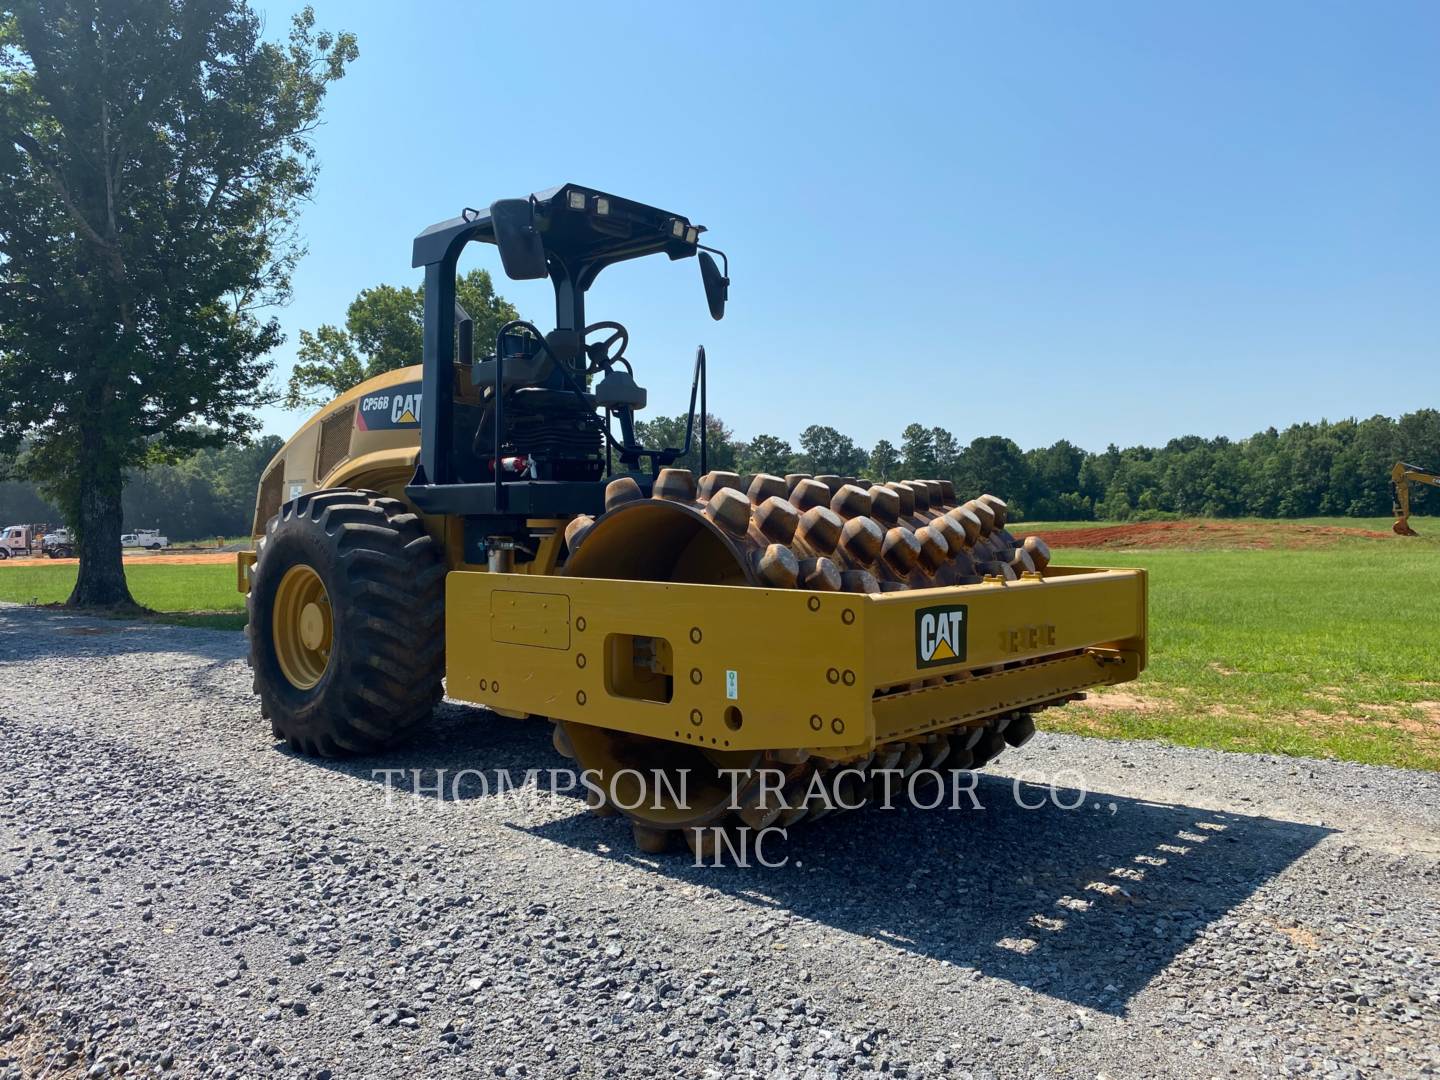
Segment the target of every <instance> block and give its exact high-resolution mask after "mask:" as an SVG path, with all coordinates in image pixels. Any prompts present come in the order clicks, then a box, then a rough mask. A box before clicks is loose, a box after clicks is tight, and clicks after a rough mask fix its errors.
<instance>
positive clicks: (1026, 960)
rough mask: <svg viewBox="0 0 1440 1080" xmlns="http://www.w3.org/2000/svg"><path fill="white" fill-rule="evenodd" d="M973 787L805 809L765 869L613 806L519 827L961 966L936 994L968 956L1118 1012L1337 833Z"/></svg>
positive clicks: (1084, 796) (1019, 979) (983, 967)
mask: <svg viewBox="0 0 1440 1080" xmlns="http://www.w3.org/2000/svg"><path fill="white" fill-rule="evenodd" d="M975 790H976V795H977V797H978V800H979V802H980V804H981V807H982V809H974V808H970V807H969V804H968V799H967V800H966V807H967V808H966V809H961V810H952V809H949V808H948V804H947V805H946V806H945V807H942V808H940V809H936V810H919V809H917V808H915V807H913V806H904V807H897V808H895V809H892V810H882V809H878V808H870V809H866V810H862V811H859V812H856V813H844V814H836V815H832V816H830V817H827V818H825V819H824V820H821V821H818V822H815V823H813V824H811V825H809V826H806V825H803V824H802V825H800V826H797V827H796V828H794V829H791V830H790V831H789V833H788V835H787V836H785V837H784V838H783V840H780V842H775V840H779V839H780V838H778V837H777V838H775V839H772V840H767V842H766V844H765V850H764V854H765V856H766V858H767V859H768V860H769V861H770V862H772V863H774V862H779V861H780V860H782V859H783V860H785V865H783V866H775V867H764V866H760V865H755V864H754V862H753V860H754V858H755V855H754V852H753V851H752V852H751V853H750V858H751V860H752V865H750V866H749V867H741V866H736V865H733V860H732V865H727V866H720V867H714V866H703V867H697V866H695V865H694V858H693V856H691V855H690V854H689V852H688V851H687V852H681V853H676V854H671V855H666V856H661V857H660V858H658V859H657V858H655V857H652V856H646V855H641V854H638V853H636V852H634V851H633V850H632V847H631V842H630V837H629V835H628V834H629V830H628V828H626V827H625V825H624V824H623V822H621V821H617V820H614V819H596V818H594V817H593V816H592V815H588V814H581V815H579V816H577V817H576V818H572V819H569V820H564V821H558V822H553V823H551V824H547V825H543V826H540V827H538V828H533V829H527V830H523V831H526V832H529V833H531V834H532V835H535V836H539V837H541V838H544V839H547V840H551V841H553V842H555V843H559V844H564V845H567V846H570V847H574V848H579V849H583V850H587V851H591V852H594V853H595V854H597V855H599V856H600V857H603V858H607V859H612V860H616V861H620V862H625V863H628V864H631V865H636V866H644V867H647V868H649V869H650V870H651V871H652V872H654V873H657V874H662V875H665V876H667V877H671V878H677V879H682V880H685V881H688V882H691V883H694V884H698V885H703V886H706V887H709V888H712V889H716V890H718V891H720V892H722V893H726V894H729V895H732V896H734V897H735V898H736V899H739V900H743V901H745V902H746V903H750V904H753V905H755V906H756V907H757V908H759V909H767V908H771V909H783V910H785V911H788V912H791V913H793V915H794V916H796V917H798V918H800V919H806V920H812V921H814V922H816V923H821V924H823V925H825V926H829V927H833V928H835V929H839V930H844V931H847V932H849V933H853V934H862V935H865V936H867V937H870V938H873V939H876V940H878V941H882V942H885V943H887V944H889V945H892V946H894V947H895V948H898V949H904V950H907V951H911V952H915V953H920V954H923V955H925V956H928V957H932V958H934V959H937V960H943V961H946V962H948V963H950V964H954V965H957V967H959V968H960V969H962V970H960V971H957V972H956V973H955V977H954V978H951V979H942V980H941V981H940V982H939V984H938V985H937V986H936V988H935V989H936V992H937V993H945V992H960V990H961V989H962V988H963V986H964V984H965V982H966V980H967V978H968V977H969V976H968V972H967V971H966V970H963V969H969V970H971V971H976V972H979V973H981V974H983V975H988V976H991V977H994V978H998V979H1004V980H1007V981H1009V982H1013V983H1016V984H1019V985H1021V986H1025V987H1028V988H1030V989H1032V990H1037V991H1040V992H1042V993H1045V994H1049V995H1051V996H1054V997H1057V998H1063V999H1065V1000H1067V1001H1072V1002H1074V1003H1075V1004H1077V1005H1084V1006H1087V1007H1089V1008H1092V1009H1097V1010H1100V1011H1103V1012H1107V1013H1112V1014H1115V1015H1124V1014H1125V1013H1126V1011H1127V1006H1128V1002H1129V1001H1130V999H1131V998H1132V997H1134V996H1135V995H1136V994H1137V993H1139V992H1140V991H1141V990H1143V989H1144V988H1145V986H1146V985H1148V984H1149V982H1150V981H1151V980H1152V979H1153V978H1154V977H1155V976H1156V975H1158V974H1159V973H1160V972H1162V971H1164V970H1165V969H1166V968H1167V967H1169V966H1170V964H1171V963H1172V962H1174V961H1175V959H1176V958H1177V957H1178V956H1179V954H1180V953H1181V952H1183V951H1184V949H1185V948H1186V947H1187V946H1188V945H1189V944H1190V943H1191V942H1192V941H1194V940H1195V938H1196V937H1197V936H1198V935H1199V933H1200V932H1201V930H1203V929H1204V928H1205V927H1206V926H1207V925H1209V924H1210V923H1212V922H1214V921H1215V920H1216V919H1219V918H1222V917H1223V916H1225V915H1226V914H1227V913H1228V912H1230V911H1231V910H1232V909H1233V908H1235V907H1236V905H1238V904H1240V903H1241V902H1242V901H1244V900H1245V899H1246V898H1247V897H1249V896H1250V895H1251V894H1252V893H1254V892H1255V891H1256V890H1257V889H1259V888H1260V887H1261V886H1262V885H1263V884H1264V883H1265V882H1267V881H1268V880H1270V879H1271V878H1273V877H1275V876H1276V875H1277V874H1279V873H1281V872H1282V871H1283V870H1284V869H1285V868H1286V867H1287V866H1289V865H1290V864H1291V863H1292V862H1294V861H1295V860H1297V859H1298V858H1300V857H1301V856H1303V855H1304V854H1305V853H1306V852H1308V851H1309V850H1310V849H1311V848H1312V847H1314V846H1315V845H1316V844H1317V843H1319V842H1320V840H1321V839H1323V838H1324V837H1325V836H1327V835H1328V834H1329V833H1330V832H1332V831H1333V830H1331V829H1326V828H1322V827H1319V826H1313V825H1304V824H1300V823H1296V822H1288V821H1276V820H1273V819H1270V818H1262V817H1250V816H1245V815H1239V814H1233V813H1217V812H1214V811H1209V810H1200V809H1196V808H1194V807H1188V806H1175V805H1160V804H1156V803H1149V802H1142V801H1140V800H1136V799H1131V798H1126V797H1124V796H1119V795H1112V794H1106V793H1098V792H1088V793H1087V792H1085V791H1082V790H1080V789H1076V788H1056V789H1055V791H1054V795H1055V801H1054V802H1051V801H1050V797H1051V790H1050V788H1049V787H1048V786H1038V785H1030V784H1023V783H1022V784H1020V785H1019V786H1018V789H1017V788H1016V786H1015V785H1013V784H1012V782H1011V781H1009V780H1006V779H1003V778H1000V777H993V776H984V775H983V774H982V775H981V777H980V780H979V784H978V785H977V787H976V789H975ZM1017 791H1018V797H1019V798H1018V800H1017ZM1020 800H1023V801H1024V802H1025V803H1028V804H1029V805H1030V806H1039V807H1040V808H1038V809H1033V810H1032V809H1026V808H1024V807H1022V806H1021V805H1020ZM1055 802H1058V803H1059V804H1060V805H1061V806H1071V805H1076V804H1077V803H1078V804H1079V806H1078V808H1077V809H1074V810H1063V809H1060V808H1058V807H1057V806H1056V805H1055ZM1042 804H1043V805H1042ZM762 921H763V920H762ZM791 929H792V931H793V930H794V929H796V928H795V927H794V926H793V924H792V927H791ZM817 959H818V958H817ZM822 962H823V961H822ZM811 963H814V961H811ZM877 978H881V976H878V975H877ZM859 989H861V990H865V989H867V987H866V986H865V985H864V980H862V982H861V985H860V987H859Z"/></svg>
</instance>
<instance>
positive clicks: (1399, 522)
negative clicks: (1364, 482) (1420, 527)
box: [1390, 461, 1440, 536]
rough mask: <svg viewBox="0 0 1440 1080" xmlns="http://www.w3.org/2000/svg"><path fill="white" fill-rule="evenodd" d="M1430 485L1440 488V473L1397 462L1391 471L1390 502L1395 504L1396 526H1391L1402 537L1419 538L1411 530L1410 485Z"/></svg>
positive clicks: (1417, 534)
mask: <svg viewBox="0 0 1440 1080" xmlns="http://www.w3.org/2000/svg"><path fill="white" fill-rule="evenodd" d="M1411 484H1429V485H1430V486H1431V487H1437V488H1440V473H1433V472H1430V471H1429V470H1428V469H1422V468H1420V466H1418V465H1406V464H1405V462H1403V461H1397V462H1396V463H1395V467H1394V468H1393V469H1391V470H1390V501H1391V502H1392V503H1394V510H1395V524H1394V525H1392V526H1390V527H1391V528H1392V529H1394V530H1395V531H1396V532H1397V533H1399V534H1400V535H1401V536H1419V535H1420V534H1419V533H1417V532H1416V531H1415V530H1414V529H1412V528H1410V485H1411Z"/></svg>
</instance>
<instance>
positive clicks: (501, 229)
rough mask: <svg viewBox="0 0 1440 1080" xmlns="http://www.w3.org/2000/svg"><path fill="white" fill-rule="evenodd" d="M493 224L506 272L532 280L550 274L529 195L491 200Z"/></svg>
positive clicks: (491, 219) (520, 278)
mask: <svg viewBox="0 0 1440 1080" xmlns="http://www.w3.org/2000/svg"><path fill="white" fill-rule="evenodd" d="M490 224H491V227H492V228H494V230H495V246H496V247H498V248H499V249H500V262H501V264H502V265H503V266H504V267H505V276H506V277H509V278H513V279H514V280H516V281H533V280H535V279H536V278H543V277H546V276H547V275H548V274H549V272H550V271H549V269H548V268H547V267H546V266H545V245H544V244H543V243H541V241H540V233H539V232H538V231H537V230H536V228H535V208H534V207H533V206H531V205H530V200H529V199H501V200H500V201H498V202H493V203H491V204H490Z"/></svg>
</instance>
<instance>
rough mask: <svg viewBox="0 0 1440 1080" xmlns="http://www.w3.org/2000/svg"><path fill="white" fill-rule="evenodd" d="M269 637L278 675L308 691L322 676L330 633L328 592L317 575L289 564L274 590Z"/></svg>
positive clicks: (312, 571) (328, 662) (330, 640)
mask: <svg viewBox="0 0 1440 1080" xmlns="http://www.w3.org/2000/svg"><path fill="white" fill-rule="evenodd" d="M273 622H274V627H273V635H272V639H273V640H274V642H275V659H276V660H277V661H278V662H279V664H280V671H281V674H283V675H284V676H285V678H286V679H287V680H288V681H289V683H290V685H292V686H294V687H295V688H296V689H297V690H309V689H311V688H312V687H313V686H315V684H316V683H318V682H319V681H320V680H321V678H323V677H324V675H325V669H326V668H327V667H328V666H329V664H330V645H331V642H332V640H333V636H334V626H333V616H332V615H331V611H330V594H329V593H328V592H326V591H325V583H324V582H323V581H321V580H320V575H319V574H317V573H316V572H315V571H314V570H313V569H311V568H310V567H308V566H305V565H303V564H302V565H299V566H292V567H291V568H290V569H289V570H287V571H286V572H285V576H284V577H283V578H281V579H280V587H279V588H278V589H276V590H275V614H274V620H273Z"/></svg>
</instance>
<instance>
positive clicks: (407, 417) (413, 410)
mask: <svg viewBox="0 0 1440 1080" xmlns="http://www.w3.org/2000/svg"><path fill="white" fill-rule="evenodd" d="M419 426H420V384H419V383H418V382H413V383H401V384H400V385H399V386H396V387H394V388H392V389H390V390H386V391H385V392H384V393H380V394H367V395H366V396H365V397H363V398H361V399H360V408H358V409H356V410H355V427H356V429H357V430H359V431H393V430H395V429H396V428H413V427H419Z"/></svg>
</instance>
